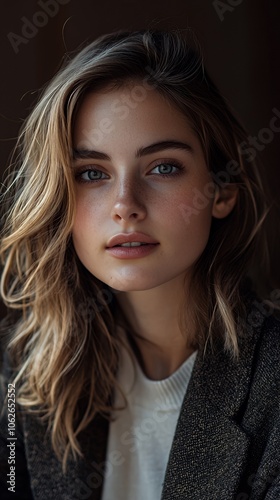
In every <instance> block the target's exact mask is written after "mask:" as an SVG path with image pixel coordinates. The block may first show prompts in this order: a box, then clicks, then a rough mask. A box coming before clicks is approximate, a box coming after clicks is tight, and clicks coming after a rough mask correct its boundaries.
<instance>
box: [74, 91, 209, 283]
mask: <svg viewBox="0 0 280 500" xmlns="http://www.w3.org/2000/svg"><path fill="white" fill-rule="evenodd" d="M136 85H137V84H135V85H134V86H133V84H131V85H130V86H129V87H123V88H121V89H120V90H116V91H108V92H106V91H104V92H99V93H91V94H88V95H87V96H86V97H85V98H84V100H83V102H82V104H81V106H80V109H79V111H78V114H77V118H76V121H75V127H74V149H75V154H74V160H73V169H74V177H75V189H76V205H77V206H76V216H75V222H74V227H73V233H72V234H73V242H74V246H75V249H76V252H77V254H78V256H79V258H80V260H81V262H82V263H83V264H84V266H85V267H86V268H87V269H88V270H89V271H90V272H91V273H92V274H93V275H94V276H96V277H97V278H98V279H99V280H101V281H102V282H104V283H106V284H107V285H109V286H111V287H112V288H114V289H117V290H122V291H136V290H148V289H152V288H154V287H158V286H160V285H162V284H166V283H167V282H169V281H171V280H174V279H182V277H184V276H185V275H186V273H189V272H190V271H191V269H192V267H193V265H194V263H195V262H196V260H197V259H198V257H199V256H200V255H201V253H202V252H203V250H204V248H205V246H206V243H207V240H208V237H209V231H210V225H211V219H212V208H213V196H211V195H210V196H209V186H212V188H213V184H212V182H211V176H210V173H209V171H208V169H207V167H206V164H205V160H204V156H203V152H202V148H201V145H200V143H199V140H198V138H197V136H196V135H195V133H194V132H193V130H192V128H191V126H190V125H189V124H188V122H187V119H186V118H185V117H184V115H183V114H182V113H180V111H178V110H177V109H176V108H175V107H173V105H172V104H170V102H169V101H167V100H165V99H164V97H163V96H161V95H160V94H159V93H158V92H156V91H155V90H148V91H146V93H145V95H144V96H143V94H142V96H141V99H140V98H139V93H138V94H137V93H136V91H135V88H136ZM138 88H139V86H138ZM135 96H138V98H137V100H136V97H135ZM206 190H207V193H208V197H207V195H206V196H205V193H206ZM212 193H213V190H212ZM205 199H207V202H206V203H205ZM201 200H204V201H203V202H201ZM132 233H135V234H132ZM114 237H116V238H114ZM113 238H114V239H113ZM132 242H134V243H132ZM129 243H130V244H131V243H132V246H128V244H129ZM137 243H138V245H137ZM139 243H142V244H141V246H139ZM123 244H124V245H125V246H120V245H123Z"/></svg>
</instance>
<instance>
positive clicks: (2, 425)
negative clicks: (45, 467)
mask: <svg viewBox="0 0 280 500" xmlns="http://www.w3.org/2000/svg"><path fill="white" fill-rule="evenodd" d="M11 378H12V370H11V368H10V366H9V362H8V356H7V354H4V360H3V366H2V370H1V375H0V412H1V413H0V498H1V500H9V499H10V498H11V499H12V498H13V499H14V500H33V495H32V492H31V488H30V479H29V474H28V468H27V462H26V456H25V450H24V439H23V433H22V430H21V427H20V421H19V418H17V414H19V409H18V407H17V406H15V410H16V411H15V413H13V412H10V414H11V416H10V417H9V420H13V415H15V417H16V419H15V430H13V425H11V424H10V427H9V426H8V423H9V420H8V401H7V398H6V396H7V392H8V384H9V383H10V382H11ZM15 398H16V394H15ZM12 406H13V405H12ZM9 429H10V430H11V429H12V431H13V432H15V435H14V436H13V437H16V438H17V439H15V440H12V439H11V435H10V434H9ZM8 438H10V439H8ZM13 443H14V445H13ZM12 467H14V469H12ZM13 472H14V473H15V478H13V477H12V476H11V475H10V476H9V475H8V474H11V473H12V474H13ZM11 479H15V487H14V488H13V489H10V490H9V488H11V487H12V486H13V484H14V483H13V482H10V483H8V481H9V480H11ZM13 490H14V491H13Z"/></svg>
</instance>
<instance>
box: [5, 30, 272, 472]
mask: <svg viewBox="0 0 280 500" xmlns="http://www.w3.org/2000/svg"><path fill="white" fill-rule="evenodd" d="M188 38H189V37H187V36H185V33H184V32H183V33H182V32H179V31H178V30H172V31H157V30H155V31H152V30H146V31H144V30H143V31H135V32H125V31H119V32H116V33H113V34H109V35H104V36H101V37H100V38H98V39H97V40H95V41H94V42H92V43H91V44H89V45H88V46H86V47H85V48H83V49H82V50H80V52H79V53H78V54H77V55H75V56H74V57H73V58H72V60H70V61H69V60H68V59H67V61H66V62H65V64H64V65H63V67H62V69H61V70H60V71H59V73H58V74H57V75H56V76H55V77H54V79H53V80H52V81H51V82H50V83H49V84H48V86H47V87H46V88H45V90H44V91H43V92H42V95H41V96H40V99H39V102H38V104H37V105H36V106H35V108H34V110H33V112H32V113H31V115H30V117H29V118H28V119H27V120H26V122H25V123H24V126H23V128H22V130H21V133H20V136H19V139H18V144H17V148H16V152H15V155H14V160H13V161H12V166H11V170H12V171H13V173H10V174H9V177H8V178H7V179H8V180H7V183H6V186H5V193H4V194H3V197H2V204H3V206H4V209H3V218H2V220H3V221H4V223H3V228H2V241H1V259H2V264H3V274H2V279H1V293H2V297H3V299H4V302H5V304H6V305H7V306H8V307H9V308H13V309H17V310H18V312H19V314H18V320H17V323H16V325H15V326H14V328H13V330H12V332H11V333H9V338H8V339H7V344H8V351H9V354H10V357H11V359H12V361H13V364H14V367H15V370H16V379H15V380H16V383H17V384H18V389H17V401H18V404H19V405H21V407H22V408H25V409H26V410H27V411H40V414H41V416H42V418H45V419H47V421H48V424H49V429H50V431H51V436H52V445H53V448H54V450H55V452H56V454H57V456H58V457H59V458H60V459H61V460H62V462H63V467H64V468H65V467H66V464H67V457H68V455H69V453H72V454H73V455H74V457H76V458H77V457H78V455H81V454H82V452H81V449H80V445H79V440H78V435H79V433H80V432H81V431H82V430H83V429H84V428H85V427H86V426H87V425H88V424H89V422H90V421H91V420H92V419H93V418H94V416H95V415H96V414H102V415H105V416H106V415H109V414H110V411H111V409H112V403H111V400H110V395H111V394H112V391H113V389H114V387H115V385H116V371H117V366H118V359H119V352H120V351H119V350H120V345H121V339H120V338H119V337H120V336H119V335H118V329H117V325H118V324H121V317H120V318H118V315H119V308H118V306H117V303H116V300H115V298H114V291H112V290H110V289H109V287H107V286H106V285H105V284H104V283H102V282H100V281H98V280H97V279H96V278H95V277H94V276H92V275H90V273H89V272H88V271H87V270H86V269H85V268H84V266H83V265H82V264H81V263H80V262H79V259H78V257H77V255H76V253H75V250H74V248H73V244H72V240H71V229H72V225H73V220H74V217H75V195H74V180H73V174H72V173H71V168H70V166H71V163H72V160H73V145H72V130H73V122H74V120H75V116H76V113H77V110H78V109H79V104H80V103H81V100H82V98H83V97H84V96H85V94H86V93H87V92H94V91H97V90H100V89H105V88H106V89H116V88H121V87H122V86H123V85H125V84H126V83H128V82H130V83H131V82H135V85H136V86H137V87H139V86H140V87H141V88H142V94H141V95H143V92H144V90H145V91H146V92H148V91H149V88H152V89H154V90H156V91H157V92H159V93H161V94H162V95H164V96H165V97H166V98H167V99H168V100H169V101H170V102H171V103H172V105H173V106H175V107H176V108H178V109H179V110H180V112H181V113H183V114H184V115H185V116H186V117H187V119H188V120H189V122H190V123H191V125H192V127H193V129H194V130H195V132H196V133H197V135H198V137H199V139H200V142H201V145H202V148H203V151H204V155H205V159H206V162H207V165H208V168H209V171H210V172H211V174H212V176H213V181H214V183H215V184H216V185H218V187H220V186H221V185H222V184H223V183H235V184H237V185H238V188H239V194H238V199H237V204H236V206H235V207H234V209H233V210H232V212H231V214H230V215H229V216H228V217H226V218H225V219H219V220H217V219H216V220H213V223H212V227H211V232H210V237H209V241H208V244H207V246H206V248H205V250H204V252H203V254H202V255H201V256H200V258H199V260H198V261H197V262H196V264H195V267H194V270H193V276H192V283H191V291H192V294H191V301H192V307H191V311H192V318H193V320H192V321H193V324H194V325H195V326H196V328H195V329H194V330H195V331H196V332H199V334H198V335H197V336H196V337H195V338H193V339H191V341H192V343H193V345H194V346H196V347H198V348H202V349H203V348H205V346H206V344H207V343H208V342H209V341H210V342H211V343H212V344H213V345H214V344H215V342H216V340H217V339H220V341H222V342H223V343H224V348H225V350H226V351H228V352H229V353H231V355H233V356H238V349H239V347H238V338H239V336H240V335H241V334H242V323H241V326H240V324H239V326H238V318H240V317H241V316H242V314H244V308H243V297H242V293H241V292H242V287H243V283H244V279H245V278H246V277H247V276H250V274H252V272H251V268H252V262H253V261H254V260H253V259H254V256H255V255H256V252H258V254H259V253H260V251H261V241H262V240H261V238H260V234H261V233H260V228H261V226H262V222H263V220H264V218H265V215H266V212H267V207H266V204H265V202H264V199H263V187H262V184H261V180H260V177H259V174H258V170H257V168H256V165H255V163H254V161H253V159H252V158H251V157H250V154H249V149H246V138H247V134H246V132H245V131H244V130H243V128H242V127H241V126H240V124H239V123H238V121H237V120H236V119H235V117H234V115H233V113H232V112H231V110H230V109H229V106H228V105H227V103H226V102H225V100H224V98H223V97H222V96H221V94H220V93H219V91H218V90H217V88H216V87H215V85H214V84H213V82H212V81H211V79H210V78H209V76H208V75H207V72H206V71H205V68H204V64H203V58H202V55H201V53H200V49H199V47H198V46H197V44H196V42H194V41H193V39H191V40H189V39H188ZM143 89H144V90H143ZM135 92H136V91H135ZM138 92H139V89H138ZM135 95H136V94H135ZM138 95H139V94H138ZM201 195H203V197H204V198H206V199H207V197H209V193H206V192H205V193H201ZM179 208H180V209H181V210H182V213H183V215H184V216H185V217H186V219H187V218H188V217H189V216H195V215H194V214H189V213H187V212H186V211H185V207H184V206H182V207H179ZM197 209H199V208H197ZM189 306H190V304H189V303H188V307H189ZM180 321H181V322H182V328H185V329H186V331H187V326H186V325H184V310H183V309H182V315H181V318H180ZM123 324H125V323H123ZM82 402H83V405H82V404H80V403H82ZM81 406H82V407H83V411H81V410H80V408H81Z"/></svg>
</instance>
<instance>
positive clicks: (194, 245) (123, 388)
mask: <svg viewBox="0 0 280 500" xmlns="http://www.w3.org/2000/svg"><path fill="white" fill-rule="evenodd" d="M18 147H19V152H18V155H17V157H16V164H14V165H13V170H14V172H15V173H14V175H13V176H12V177H10V180H9V184H8V185H7V186H6V193H5V197H4V199H5V200H6V205H5V207H7V208H4V213H5V216H4V219H5V224H4V228H3V235H2V246H1V255H2V262H3V266H4V270H3V274H2V288H1V290H2V296H3V298H4V301H5V303H6V304H7V305H8V306H9V307H10V308H14V309H17V310H18V312H19V314H18V317H17V323H16V325H15V326H14V327H13V328H10V329H8V330H7V331H6V334H5V344H6V346H7V348H6V350H5V353H4V355H3V375H2V382H3V383H2V401H3V412H2V420H1V433H0V435H1V486H0V488H1V498H10V497H11V498H20V499H35V500H48V499H53V498H59V499H60V500H64V499H65V500H77V499H102V500H110V499H114V500H124V499H127V500H128V499H129V500H132V499H133V500H143V498H145V499H147V500H156V499H160V498H161V499H162V500H169V499H174V500H179V499H180V500H183V499H184V500H186V499H191V500H210V499H211V500H214V499H215V500H216V499H219V500H233V499H235V500H246V499H250V500H264V499H265V500H276V499H278V500H279V498H280V470H279V469H280V459H279V447H280V407H279V405H280V391H279V378H280V370H279V358H280V345H279V335H280V326H279V322H278V320H277V319H276V318H275V317H274V315H273V314H272V312H273V309H272V306H271V305H268V303H266V302H264V301H262V300H261V299H259V298H257V296H256V295H254V293H253V291H254V290H255V289H257V286H258V283H257V281H256V277H255V274H254V272H253V271H254V268H255V267H256V262H259V261H258V260H257V259H259V258H260V256H261V253H262V252H261V249H262V243H263V236H262V233H261V228H262V223H263V221H264V218H265V216H266V213H267V207H266V204H265V202H264V200H263V188H262V185H261V181H260V178H259V175H258V172H257V169H256V165H255V163H254V161H253V160H252V156H253V155H252V151H251V150H250V149H249V148H248V147H247V145H246V134H245V132H244V131H243V129H242V127H241V126H240V125H239V124H238V122H237V121H236V119H235V118H234V116H233V114H232V112H231V111H230V110H229V108H228V105H227V104H226V103H225V101H224V99H223V98H222V97H221V95H220V94H219V92H218V90H217V89H216V87H215V86H214V84H213V83H212V82H211V80H210V78H209V77H208V75H207V73H206V72H205V69H204V66H203V62H202V58H201V56H200V54H199V51H198V50H197V49H196V48H195V47H192V46H191V44H189V43H188V42H187V41H186V38H185V37H184V36H183V35H182V34H180V33H179V32H176V31H172V32H160V31H155V32H152V31H138V32H117V33H113V34H110V35H105V36H102V37H101V38H99V39H97V40H96V41H94V42H93V43H91V44H90V45H89V46H87V47H86V48H84V49H83V50H82V51H81V52H80V53H78V55H76V56H75V57H74V58H73V60H72V61H70V62H68V63H67V65H65V67H64V68H63V69H62V70H61V71H60V72H59V74H58V75H57V76H56V77H55V78H54V79H53V80H52V82H51V83H50V84H49V85H48V87H47V88H46V89H45V91H44V93H43V94H42V96H41V98H40V100H39V103H38V104H37V106H36V107H35V109H34V111H33V112H32V114H31V116H30V117H29V119H28V120H27V122H26V123H25V125H24V128H23V130H22V134H21V136H20V139H19V144H18ZM270 298H271V299H272V301H271V302H272V303H273V302H274V303H276V302H277V301H279V297H278V295H277V293H276V292H275V291H274V295H271V296H270Z"/></svg>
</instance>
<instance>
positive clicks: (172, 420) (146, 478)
mask: <svg viewBox="0 0 280 500" xmlns="http://www.w3.org/2000/svg"><path fill="white" fill-rule="evenodd" d="M195 358H196V353H193V354H192V355H191V356H190V357H189V358H188V359H187V360H186V361H185V362H184V363H183V364H182V365H181V366H180V368H179V369H178V370H177V371H176V372H175V373H173V374H172V375H171V376H170V377H168V378H166V379H164V380H160V381H154V380H149V379H148V378H147V377H146V376H145V375H144V374H143V372H142V370H141V368H140V366H139V365H138V363H137V360H136V359H135V357H134V359H133V361H134V364H133V362H132V360H131V358H130V356H129V354H128V353H127V351H125V350H123V352H122V356H121V363H120V368H119V373H118V382H119V384H120V387H121V389H122V391H123V393H124V394H125V396H126V399H127V406H126V408H124V409H123V410H121V411H116V412H115V414H114V420H113V421H112V422H111V423H110V428H109V438H108V449H107V456H106V463H107V473H106V476H105V481H104V489H103V495H102V500H111V499H112V492H114V500H123V498H132V499H133V500H143V498H145V500H157V499H158V500H159V499H160V497H161V492H162V486H163V479H164V474H165V469H166V464H167V460H168V456H169V452H170V448H171V444H172V440H173V437H174V432H175V427H176V423H177V420H178V416H179V412H180V408H181V405H182V401H183V398H184V395H185V392H186V389H187V386H188V383H189V380H190V376H191V372H192V369H193V365H194V361H195ZM115 404H116V406H117V407H121V406H122V404H123V397H122V395H121V394H120V392H119V391H116V394H115Z"/></svg>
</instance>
